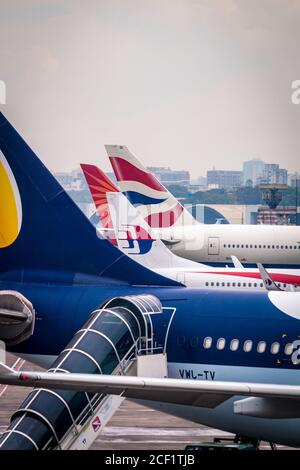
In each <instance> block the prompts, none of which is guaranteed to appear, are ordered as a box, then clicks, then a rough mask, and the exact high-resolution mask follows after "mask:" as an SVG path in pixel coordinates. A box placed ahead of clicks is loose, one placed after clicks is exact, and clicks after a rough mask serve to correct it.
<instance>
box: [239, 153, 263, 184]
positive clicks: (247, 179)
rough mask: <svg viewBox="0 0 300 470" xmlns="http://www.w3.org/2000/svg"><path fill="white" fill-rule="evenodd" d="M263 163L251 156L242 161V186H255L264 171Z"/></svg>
mask: <svg viewBox="0 0 300 470" xmlns="http://www.w3.org/2000/svg"><path fill="white" fill-rule="evenodd" d="M264 166H265V163H264V162H263V161H262V160H259V159H257V158H253V159H252V160H248V161H246V162H244V163H243V184H244V186H256V185H257V183H258V181H259V179H260V178H262V176H263V173H264Z"/></svg>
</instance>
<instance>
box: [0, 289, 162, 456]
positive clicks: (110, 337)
mask: <svg viewBox="0 0 300 470" xmlns="http://www.w3.org/2000/svg"><path fill="white" fill-rule="evenodd" d="M162 312H163V310H162V306H161V303H160V301H159V300H158V299H157V298H156V297H154V296H151V295H143V296H128V297H118V298H114V299H111V300H110V301H108V302H107V303H106V304H105V305H103V306H101V307H100V308H99V309H97V310H95V311H94V312H93V313H92V314H91V315H90V317H89V319H88V320H87V322H86V323H85V325H83V327H82V328H81V329H80V330H79V331H78V332H77V333H76V334H75V335H74V337H73V338H72V340H71V341H70V343H69V344H68V345H67V347H66V348H65V349H64V351H62V352H61V354H60V355H59V357H58V358H57V360H56V361H55V363H54V364H53V365H52V368H51V369H50V370H49V371H50V372H53V373H55V372H64V373H70V372H77V373H78V372H80V373H95V374H112V375H138V376H144V377H145V376H148V377H167V357H166V353H165V351H163V349H162V348H157V347H154V341H153V325H152V320H151V315H153V314H155V315H156V314H157V315H160V314H162ZM123 400H124V397H123V396H122V394H121V395H120V396H117V395H106V394H93V393H84V392H77V391H66V390H55V391H51V390H46V389H35V390H33V391H32V392H31V393H30V394H29V395H28V397H27V398H26V399H25V401H24V402H23V403H22V404H21V406H20V407H19V408H18V409H17V411H16V412H15V413H14V414H13V416H12V418H11V424H10V426H9V427H8V429H7V430H6V431H5V432H4V433H3V434H2V436H1V437H0V450H4V449H20V450H21V449H31V450H42V449H57V450H67V449H69V450H75V449H76V450H86V449H89V447H90V446H91V445H92V444H93V442H94V441H95V439H97V438H99V437H100V438H101V433H102V432H103V429H104V427H105V425H106V424H107V423H108V421H109V420H110V419H111V417H112V416H113V414H114V413H115V412H116V411H117V409H118V408H119V406H120V405H121V403H122V402H123Z"/></svg>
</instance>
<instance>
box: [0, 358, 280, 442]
mask: <svg viewBox="0 0 300 470" xmlns="http://www.w3.org/2000/svg"><path fill="white" fill-rule="evenodd" d="M15 361H16V358H15V357H13V356H12V355H7V364H8V365H12V364H13V363H14V362H15ZM22 369H23V370H26V369H27V370H33V369H34V370H38V369H39V368H38V367H36V366H33V365H32V364H30V363H28V362H26V363H24V364H23V365H22ZM29 391H30V389H28V388H23V387H22V388H21V387H9V389H5V387H3V386H1V385H0V400H1V405H0V432H3V431H4V430H5V429H6V427H7V425H8V424H9V420H10V416H11V415H12V414H13V412H14V411H15V410H16V408H17V407H18V406H19V404H20V403H21V402H22V400H23V399H24V398H25V397H26V396H27V395H28V393H29ZM215 437H221V438H222V437H225V438H228V437H233V435H232V434H229V433H225V432H224V431H220V430H217V429H212V428H208V427H207V426H202V425H199V424H196V423H192V422H190V421H186V420H183V419H180V418H176V417H174V416H170V415H168V414H165V413H162V412H159V411H154V410H151V409H150V408H146V407H144V406H141V405H139V404H136V403H134V402H131V401H130V400H125V401H124V402H123V404H122V405H121V406H120V408H119V409H118V411H117V412H116V413H115V415H114V416H113V417H112V419H111V420H110V422H109V424H108V425H107V426H106V427H105V428H104V431H103V433H102V434H101V436H100V437H98V439H97V440H96V441H95V442H94V444H93V446H92V447H91V449H94V450H134V449H136V450H144V449H145V450H160V449H167V450H180V449H181V450H182V449H184V448H185V446H186V445H187V444H189V443H198V442H201V441H212V440H213V439H214V438H215ZM262 448H263V449H269V445H268V444H267V443H263V445H262ZM278 448H279V449H286V447H283V446H278Z"/></svg>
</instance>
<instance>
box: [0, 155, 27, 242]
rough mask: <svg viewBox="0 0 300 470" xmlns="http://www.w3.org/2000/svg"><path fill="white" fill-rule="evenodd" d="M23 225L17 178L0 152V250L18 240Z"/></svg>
mask: <svg viewBox="0 0 300 470" xmlns="http://www.w3.org/2000/svg"><path fill="white" fill-rule="evenodd" d="M21 224H22V205H21V199H20V193H19V190H18V186H17V183H16V180H15V177H14V175H13V173H12V171H11V169H10V167H9V165H8V163H7V161H6V159H5V157H4V155H3V153H2V152H1V151H0V249H1V248H6V247H8V246H10V245H12V243H14V241H15V240H16V239H17V238H18V235H19V233H20V230H21Z"/></svg>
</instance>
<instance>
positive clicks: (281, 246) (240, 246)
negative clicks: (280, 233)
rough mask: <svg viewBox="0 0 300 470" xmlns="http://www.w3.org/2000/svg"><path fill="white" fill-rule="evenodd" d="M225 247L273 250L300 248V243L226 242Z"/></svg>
mask: <svg viewBox="0 0 300 470" xmlns="http://www.w3.org/2000/svg"><path fill="white" fill-rule="evenodd" d="M223 247H224V248H269V249H271V250H283V249H285V250H293V249H294V250H297V248H298V250H300V245H299V246H297V245H239V244H231V243H229V244H226V243H225V244H224V245H223Z"/></svg>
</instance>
